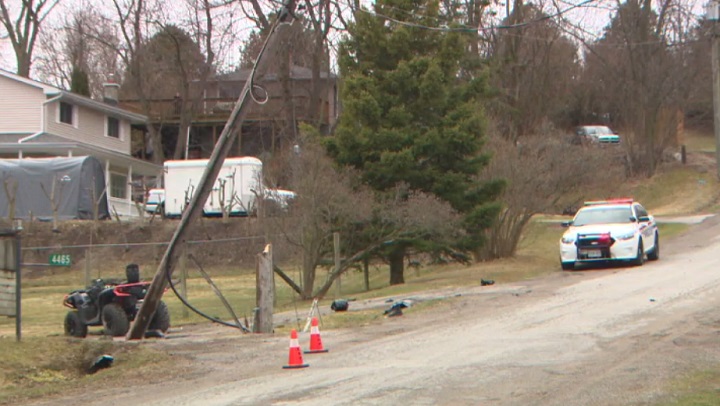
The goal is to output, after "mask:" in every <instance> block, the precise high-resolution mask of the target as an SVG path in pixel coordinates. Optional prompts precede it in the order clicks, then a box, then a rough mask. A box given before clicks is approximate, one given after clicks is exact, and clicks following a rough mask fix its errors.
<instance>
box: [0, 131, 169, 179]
mask: <svg viewBox="0 0 720 406" xmlns="http://www.w3.org/2000/svg"><path fill="white" fill-rule="evenodd" d="M45 136H47V137H50V138H52V140H47V141H43V142H32V140H31V141H28V142H25V143H22V144H21V143H18V142H0V155H14V156H16V155H18V153H19V152H21V151H22V152H23V153H24V154H32V153H35V154H48V155H55V156H68V154H69V153H71V154H72V155H73V156H85V155H89V156H94V157H95V158H98V159H100V160H102V161H104V160H109V161H110V163H111V164H114V165H121V166H128V165H132V167H133V173H135V174H138V175H143V176H159V175H160V174H161V173H162V166H161V165H156V164H154V163H152V162H148V161H143V160H142V159H137V158H134V157H132V156H130V155H127V154H123V153H121V152H116V151H111V150H109V149H105V148H101V147H96V146H93V145H88V144H84V143H82V142H75V141H72V140H69V139H66V138H63V137H60V136H58V135H54V134H47V133H42V134H41V135H40V137H38V138H42V137H45ZM33 140H35V139H33ZM48 141H49V142H48Z"/></svg>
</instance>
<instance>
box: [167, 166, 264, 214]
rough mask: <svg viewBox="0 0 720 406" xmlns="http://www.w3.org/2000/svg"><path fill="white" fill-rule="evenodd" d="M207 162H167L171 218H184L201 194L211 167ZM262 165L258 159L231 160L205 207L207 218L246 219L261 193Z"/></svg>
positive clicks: (215, 183) (217, 181) (223, 170)
mask: <svg viewBox="0 0 720 406" xmlns="http://www.w3.org/2000/svg"><path fill="white" fill-rule="evenodd" d="M208 162H209V160H207V159H188V160H183V161H166V162H165V164H164V184H165V202H164V210H165V216H167V217H180V216H181V215H182V213H183V211H184V210H185V208H186V207H187V206H188V204H189V203H190V199H191V198H192V196H193V194H194V193H195V192H196V190H198V187H199V185H200V178H201V177H202V175H203V172H204V171H205V169H206V168H207V166H208ZM261 176H262V162H261V161H260V160H259V159H257V158H254V157H242V158H227V159H225V161H224V162H223V166H222V169H220V173H219V174H218V177H217V178H216V179H215V181H214V182H213V186H212V191H211V192H210V196H209V197H208V199H207V201H206V202H205V205H204V206H203V214H204V215H205V216H222V214H223V210H225V211H227V213H228V214H229V215H231V216H246V215H248V214H249V211H250V210H251V208H252V207H253V206H254V203H255V193H256V192H257V193H261V190H260V188H259V187H258V186H259V185H260V184H261V183H260V180H261Z"/></svg>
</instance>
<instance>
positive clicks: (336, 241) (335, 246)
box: [333, 231, 342, 298]
mask: <svg viewBox="0 0 720 406" xmlns="http://www.w3.org/2000/svg"><path fill="white" fill-rule="evenodd" d="M333 254H334V257H335V272H338V271H339V270H340V233H338V232H337V231H336V232H334V233H333ZM340 278H341V277H340V275H338V277H337V279H335V289H336V290H335V292H336V294H335V296H336V297H337V298H340V297H341V296H342V287H341V282H340Z"/></svg>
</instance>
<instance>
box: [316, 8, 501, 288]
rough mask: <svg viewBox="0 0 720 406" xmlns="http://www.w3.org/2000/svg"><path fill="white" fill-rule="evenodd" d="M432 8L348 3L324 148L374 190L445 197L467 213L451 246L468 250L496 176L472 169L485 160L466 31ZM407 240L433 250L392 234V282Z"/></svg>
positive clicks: (491, 207) (479, 91)
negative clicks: (336, 95) (483, 177)
mask: <svg viewBox="0 0 720 406" xmlns="http://www.w3.org/2000/svg"><path fill="white" fill-rule="evenodd" d="M438 9H439V4H438V2H436V1H431V0H430V1H429V0H378V1H377V2H376V3H375V5H374V11H375V13H369V12H367V11H358V12H356V15H355V22H354V23H353V24H351V25H350V26H349V29H348V34H347V36H346V37H345V38H344V40H343V41H342V43H341V47H340V59H339V65H340V71H341V77H342V79H343V88H342V100H343V113H342V116H341V118H340V122H339V124H338V128H337V131H336V137H335V138H333V139H331V140H329V142H328V150H329V152H330V154H331V155H332V156H334V157H335V159H336V160H337V161H338V162H339V163H341V164H344V165H349V166H352V167H355V168H357V169H358V170H360V172H361V174H362V178H363V180H364V182H365V183H367V184H368V185H370V186H371V187H372V188H373V189H375V190H376V191H378V192H380V193H382V192H389V191H392V190H395V188H396V186H397V185H401V184H404V185H406V186H407V188H408V189H409V191H411V192H412V191H420V192H425V193H431V194H433V195H435V196H437V197H439V198H440V199H442V200H444V201H446V202H448V203H449V204H450V205H451V206H452V207H453V208H454V209H455V210H456V211H457V212H459V213H461V214H463V215H464V219H465V220H464V228H465V233H463V234H462V238H459V239H458V240H457V241H455V242H454V246H453V247H452V248H453V249H454V250H461V251H469V250H473V249H476V248H477V247H479V246H480V245H481V244H482V235H483V231H484V229H486V228H487V227H488V226H489V225H490V224H491V223H492V219H493V218H494V216H495V215H496V214H497V210H498V205H497V204H495V203H494V199H495V198H496V197H497V195H498V194H499V192H500V191H501V189H502V185H503V182H501V181H495V182H490V183H481V182H480V181H479V180H478V177H477V175H478V173H479V172H480V170H481V169H482V168H483V167H484V166H485V165H486V164H487V163H488V160H489V156H488V155H487V154H483V153H482V145H483V135H484V131H485V130H484V128H485V117H484V114H483V108H482V105H481V103H480V99H481V97H482V95H483V93H484V92H485V89H486V86H487V85H486V81H485V76H484V75H483V74H482V72H479V71H475V72H472V74H468V72H467V67H466V66H461V65H462V64H464V62H463V61H465V62H467V53H466V49H468V47H467V44H468V40H469V39H470V38H471V36H472V35H473V33H471V32H467V31H466V30H454V29H452V28H450V29H440V28H439V27H440V24H441V23H440V21H441V17H440V15H439V12H438ZM381 16H387V17H390V18H391V19H392V20H395V21H392V20H390V19H386V18H383V17H381ZM397 21H403V22H404V23H399V22H397ZM428 27H430V28H428ZM428 215H432V213H428ZM410 247H413V248H414V249H417V250H424V251H428V250H435V251H436V250H438V247H436V246H435V247H434V246H433V245H432V244H431V241H428V240H427V236H426V235H416V236H412V235H407V236H406V237H405V238H403V239H397V240H393V242H392V243H391V244H388V246H387V250H386V252H385V255H386V257H387V259H388V262H389V263H390V283H391V284H399V283H404V276H403V273H404V263H403V260H404V258H405V253H406V250H407V249H409V248H410ZM455 252H457V251H455Z"/></svg>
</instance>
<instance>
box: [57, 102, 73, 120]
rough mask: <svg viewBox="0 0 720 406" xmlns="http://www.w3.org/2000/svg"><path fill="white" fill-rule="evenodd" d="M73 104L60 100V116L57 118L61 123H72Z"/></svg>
mask: <svg viewBox="0 0 720 406" xmlns="http://www.w3.org/2000/svg"><path fill="white" fill-rule="evenodd" d="M73 110H74V109H73V105H72V104H70V103H65V102H60V116H59V120H60V122H61V123H65V124H70V125H74V124H75V123H74V122H73V118H74V117H73V115H74V114H73V113H74V112H73Z"/></svg>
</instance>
